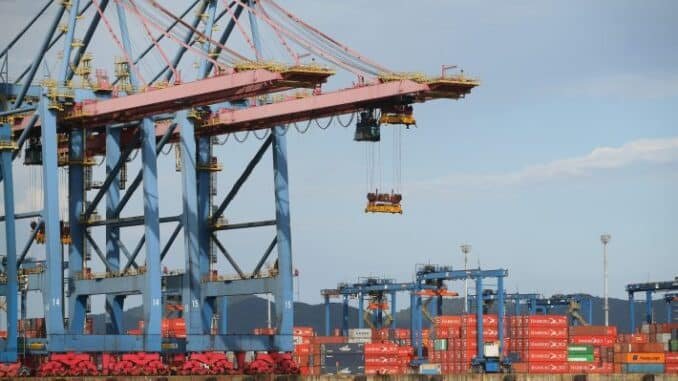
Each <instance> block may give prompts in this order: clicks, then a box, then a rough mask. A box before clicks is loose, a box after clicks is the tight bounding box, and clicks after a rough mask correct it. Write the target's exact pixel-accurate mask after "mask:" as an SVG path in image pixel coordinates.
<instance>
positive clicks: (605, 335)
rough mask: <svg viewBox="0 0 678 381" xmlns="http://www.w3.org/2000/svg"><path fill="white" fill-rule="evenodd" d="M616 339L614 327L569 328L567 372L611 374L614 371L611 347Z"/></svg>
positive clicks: (589, 326)
mask: <svg viewBox="0 0 678 381" xmlns="http://www.w3.org/2000/svg"><path fill="white" fill-rule="evenodd" d="M616 338H617V328H616V327H614V326H609V327H606V326H596V325H586V326H575V327H570V344H569V346H568V362H569V372H570V373H598V374H607V373H612V372H613V370H614V366H613V360H614V358H613V347H614V345H615V342H616ZM584 348H586V350H584Z"/></svg>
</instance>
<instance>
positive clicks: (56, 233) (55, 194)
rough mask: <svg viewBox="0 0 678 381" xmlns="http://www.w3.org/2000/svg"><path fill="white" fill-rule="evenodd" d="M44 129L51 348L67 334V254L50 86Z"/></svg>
mask: <svg viewBox="0 0 678 381" xmlns="http://www.w3.org/2000/svg"><path fill="white" fill-rule="evenodd" d="M39 110H40V123H41V126H40V131H41V133H42V161H43V163H42V176H43V208H44V209H43V215H42V220H43V221H44V224H45V251H46V257H47V279H46V282H45V285H44V288H43V303H44V308H45V320H46V322H45V325H46V330H47V338H48V340H49V348H50V349H52V350H59V348H60V344H61V343H60V341H59V339H60V336H61V335H63V334H64V316H63V310H62V305H63V300H62V299H63V275H64V271H63V255H62V252H61V229H60V226H59V177H58V176H59V172H58V170H59V168H58V166H57V160H58V159H57V141H58V137H57V132H56V130H57V121H56V114H55V112H54V110H53V109H50V100H49V97H48V96H47V89H44V90H43V94H42V97H41V100H40V108H39Z"/></svg>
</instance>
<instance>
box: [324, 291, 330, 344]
mask: <svg viewBox="0 0 678 381" xmlns="http://www.w3.org/2000/svg"><path fill="white" fill-rule="evenodd" d="M325 336H330V296H329V295H325Z"/></svg>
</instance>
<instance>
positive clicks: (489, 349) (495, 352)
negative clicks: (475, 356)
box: [483, 342, 499, 357]
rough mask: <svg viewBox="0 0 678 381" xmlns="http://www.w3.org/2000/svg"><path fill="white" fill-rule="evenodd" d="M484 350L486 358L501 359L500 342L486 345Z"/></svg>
mask: <svg viewBox="0 0 678 381" xmlns="http://www.w3.org/2000/svg"><path fill="white" fill-rule="evenodd" d="M483 349H484V353H485V357H499V342H494V343H485V345H484V347H483Z"/></svg>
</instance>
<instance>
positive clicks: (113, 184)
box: [106, 127, 125, 334]
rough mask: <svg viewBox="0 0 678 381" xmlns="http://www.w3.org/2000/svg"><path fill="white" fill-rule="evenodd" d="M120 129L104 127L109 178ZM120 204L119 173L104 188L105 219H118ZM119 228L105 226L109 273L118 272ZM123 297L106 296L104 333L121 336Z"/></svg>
mask: <svg viewBox="0 0 678 381" xmlns="http://www.w3.org/2000/svg"><path fill="white" fill-rule="evenodd" d="M120 151H121V150H120V129H119V128H112V127H106V174H107V175H108V176H110V174H111V172H112V171H113V168H114V167H115V166H116V164H117V163H118V161H119V160H120ZM119 204H120V172H118V174H117V175H116V176H113V177H112V178H111V181H110V184H108V187H107V188H106V219H107V220H114V219H117V218H118V216H119V215H118V213H117V212H116V210H117V209H118V205H119ZM117 237H120V227H118V226H114V225H106V261H107V262H108V264H109V270H108V271H111V272H116V271H120V245H118V239H117ZM124 300H125V299H124V297H123V296H116V295H106V312H107V313H108V316H109V317H110V325H108V326H107V327H106V333H109V334H121V333H123V332H124V326H123V316H122V315H123V304H124Z"/></svg>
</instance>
